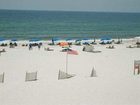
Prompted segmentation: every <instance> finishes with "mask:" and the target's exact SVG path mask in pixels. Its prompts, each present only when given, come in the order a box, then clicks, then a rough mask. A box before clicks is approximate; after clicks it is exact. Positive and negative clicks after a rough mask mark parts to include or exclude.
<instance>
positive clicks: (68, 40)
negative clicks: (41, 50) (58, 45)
mask: <svg viewBox="0 0 140 105" xmlns="http://www.w3.org/2000/svg"><path fill="white" fill-rule="evenodd" d="M66 41H67V42H68V43H75V41H76V40H75V39H72V38H68V39H66Z"/></svg>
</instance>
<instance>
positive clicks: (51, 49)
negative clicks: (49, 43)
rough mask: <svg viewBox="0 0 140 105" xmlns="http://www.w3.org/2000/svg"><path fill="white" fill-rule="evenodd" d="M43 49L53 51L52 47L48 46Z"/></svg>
mask: <svg viewBox="0 0 140 105" xmlns="http://www.w3.org/2000/svg"><path fill="white" fill-rule="evenodd" d="M44 50H45V51H54V50H53V49H50V48H49V47H48V48H44Z"/></svg>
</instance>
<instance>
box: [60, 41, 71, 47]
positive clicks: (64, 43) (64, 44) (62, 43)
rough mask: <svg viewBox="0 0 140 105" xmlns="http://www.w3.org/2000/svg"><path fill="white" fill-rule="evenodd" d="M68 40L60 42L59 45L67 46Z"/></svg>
mask: <svg viewBox="0 0 140 105" xmlns="http://www.w3.org/2000/svg"><path fill="white" fill-rule="evenodd" d="M68 45H69V44H68V42H60V44H59V46H61V47H65V46H68Z"/></svg>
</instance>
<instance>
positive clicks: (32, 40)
mask: <svg viewBox="0 0 140 105" xmlns="http://www.w3.org/2000/svg"><path fill="white" fill-rule="evenodd" d="M38 41H40V39H30V40H29V42H38Z"/></svg>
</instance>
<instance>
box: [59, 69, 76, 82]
mask: <svg viewBox="0 0 140 105" xmlns="http://www.w3.org/2000/svg"><path fill="white" fill-rule="evenodd" d="M74 76H75V75H74V74H68V73H66V72H63V71H61V70H59V74H58V80H60V79H69V78H72V77H74Z"/></svg>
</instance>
